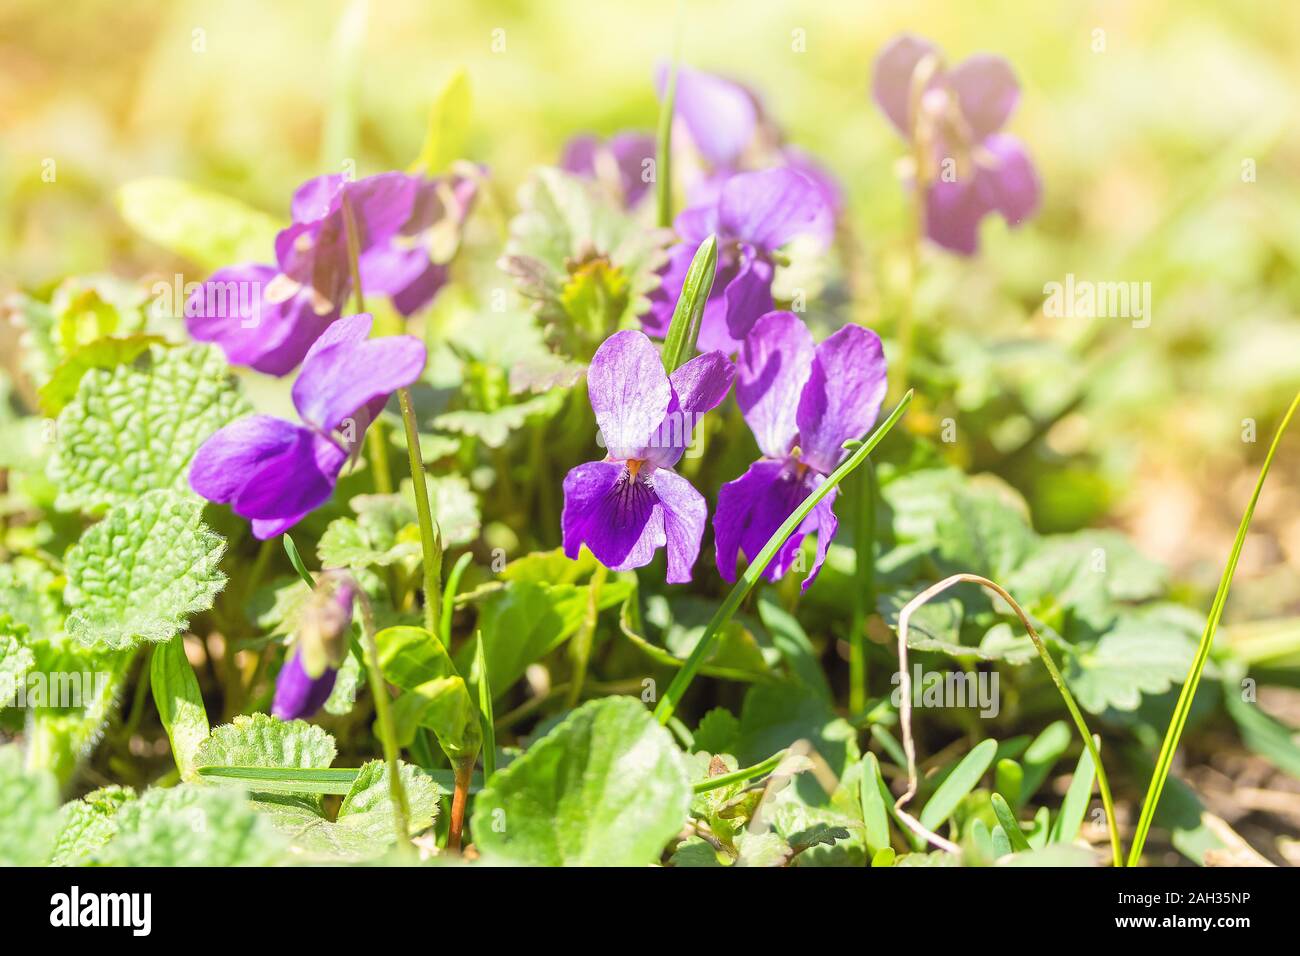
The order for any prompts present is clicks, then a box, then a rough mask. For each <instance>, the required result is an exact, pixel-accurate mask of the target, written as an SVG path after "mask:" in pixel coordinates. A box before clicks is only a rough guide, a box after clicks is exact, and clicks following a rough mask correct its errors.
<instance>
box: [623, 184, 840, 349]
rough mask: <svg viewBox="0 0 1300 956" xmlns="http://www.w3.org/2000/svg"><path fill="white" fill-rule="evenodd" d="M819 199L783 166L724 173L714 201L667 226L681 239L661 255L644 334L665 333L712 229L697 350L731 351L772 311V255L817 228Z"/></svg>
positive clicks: (821, 210) (821, 212)
mask: <svg viewBox="0 0 1300 956" xmlns="http://www.w3.org/2000/svg"><path fill="white" fill-rule="evenodd" d="M825 202H826V200H825V197H824V195H823V191H822V189H821V188H820V187H819V186H818V185H817V184H816V183H814V182H813V181H812V180H811V179H809V178H808V177H807V176H805V175H804V174H803V173H800V172H796V171H795V170H793V169H790V168H787V167H783V168H778V169H765V170H761V171H759V172H753V173H739V174H738V175H735V176H732V177H731V178H729V179H728V180H727V181H726V182H725V183H724V184H723V185H722V187H721V189H720V190H719V191H718V197H717V201H716V202H713V203H709V204H707V205H702V206H693V207H691V208H689V209H685V210H683V211H682V212H681V213H680V214H679V215H678V216H677V221H676V222H675V223H674V226H675V228H676V230H677V234H678V235H679V236H680V237H681V238H682V240H683V241H682V242H681V243H680V244H679V245H677V246H675V247H673V249H672V250H671V251H670V252H669V254H668V264H667V265H666V266H665V267H664V272H663V283H662V285H661V286H660V288H659V289H657V290H656V291H655V292H654V293H652V294H651V296H650V311H649V312H647V313H646V314H645V315H644V316H642V317H641V322H642V325H643V327H644V328H645V331H646V332H647V333H648V334H650V335H653V336H656V337H660V338H662V337H663V336H665V335H667V333H668V325H669V323H670V322H671V321H672V315H673V308H674V306H675V305H676V302H677V299H678V298H679V297H680V296H681V293H682V286H683V285H684V284H685V282H686V273H687V271H688V270H689V269H690V266H691V259H692V258H694V256H695V252H696V250H697V249H698V248H699V246H700V243H701V242H703V241H704V240H705V239H706V238H708V236H709V234H710V233H714V234H716V235H717V237H718V268H717V272H716V273H715V277H714V280H713V289H712V291H711V292H710V293H709V299H708V303H707V304H706V305H705V307H704V317H703V319H702V320H701V324H700V337H699V347H700V351H702V352H707V351H713V350H715V349H716V350H718V351H721V352H723V353H724V354H727V355H730V354H732V353H734V352H735V351H736V349H737V348H739V347H740V343H741V341H742V340H743V339H744V338H745V336H747V335H748V334H749V330H750V329H751V328H752V327H753V325H754V322H755V321H756V320H757V319H758V317H759V316H761V315H763V314H765V313H767V312H770V311H771V310H772V276H773V273H774V271H775V265H774V260H773V254H774V253H775V252H776V250H777V249H779V248H780V247H781V246H783V245H784V244H785V243H787V242H788V241H789V240H790V239H792V238H793V237H794V236H796V235H798V234H800V233H816V232H817V231H818V230H819V229H822V228H824V226H823V225H821V224H822V223H824V221H825V216H826V214H827V210H826V206H825Z"/></svg>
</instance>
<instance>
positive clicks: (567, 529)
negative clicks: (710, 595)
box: [562, 312, 886, 590]
mask: <svg viewBox="0 0 1300 956" xmlns="http://www.w3.org/2000/svg"><path fill="white" fill-rule="evenodd" d="M752 325H753V327H752V330H751V331H750V333H749V335H748V336H747V337H746V338H745V340H744V341H743V342H742V343H741V345H740V349H739V355H738V358H737V360H736V361H735V362H734V363H733V362H732V360H731V359H729V358H728V357H727V355H726V354H724V353H723V352H722V351H720V350H716V349H715V350H713V351H709V352H706V353H704V354H703V355H698V356H696V357H695V358H693V359H691V360H690V361H689V362H687V363H685V364H684V365H682V366H681V368H679V369H677V370H676V371H674V372H673V373H672V374H671V375H669V374H667V372H666V371H665V370H664V367H663V364H662V363H661V361H660V357H659V352H658V350H657V349H656V348H655V346H654V344H653V343H652V342H651V341H650V339H649V338H647V337H646V335H645V333H643V332H637V331H624V332H616V333H615V334H614V335H612V336H610V337H609V338H608V339H606V340H605V342H604V343H603V344H602V345H601V347H600V348H599V349H597V350H596V355H595V357H594V358H593V359H592V362H591V367H590V368H589V370H588V372H587V391H588V394H589V396H590V399H591V408H592V411H593V412H594V413H595V415H596V422H597V424H598V425H599V426H600V432H601V439H602V443H603V445H604V447H605V448H606V450H607V455H606V457H605V458H604V459H603V460H601V461H592V462H587V463H586V464H583V465H578V466H577V467H576V468H574V469H572V470H571V471H570V472H569V473H568V475H567V476H566V477H565V479H564V513H563V516H562V524H563V532H564V552H565V554H567V555H568V556H569V557H571V558H576V557H577V556H578V553H579V551H580V550H581V548H582V546H583V545H586V547H587V548H588V549H590V551H591V552H592V554H594V555H595V556H596V558H597V559H599V561H600V562H601V563H602V564H604V565H605V566H606V567H608V568H610V569H611V570H614V571H626V570H630V569H632V568H639V567H642V566H644V565H646V564H649V563H650V561H651V560H652V559H653V558H654V555H655V552H657V551H658V550H659V549H660V548H666V550H667V580H668V582H669V583H670V584H679V583H683V582H686V581H690V580H691V569H692V567H693V566H694V564H695V560H696V558H697V557H698V556H699V552H700V541H701V539H702V538H703V535H704V526H705V521H706V518H707V513H708V509H707V505H706V503H705V500H704V496H703V495H701V494H700V492H699V491H697V490H696V489H695V487H694V486H693V485H692V484H691V483H690V482H689V481H688V480H687V479H685V478H683V477H682V476H681V475H679V474H678V473H677V472H676V471H675V470H674V466H675V465H676V464H677V463H678V462H679V461H680V460H681V458H682V455H683V453H684V452H685V450H686V448H687V447H688V446H689V444H690V442H691V440H692V434H693V429H694V426H695V425H696V424H697V423H698V421H699V418H700V417H701V416H702V415H703V414H704V413H706V412H708V411H711V410H712V409H714V408H716V407H717V406H718V405H719V404H720V403H721V402H722V400H723V399H724V398H725V397H726V395H727V393H728V391H730V389H731V385H732V382H733V381H734V382H735V385H736V400H737V402H739V404H740V408H741V411H742V412H743V413H744V416H745V421H746V422H747V423H748V425H749V427H750V430H751V431H752V432H753V433H754V437H755V439H756V440H757V442H758V447H759V450H760V451H761V452H762V457H761V458H759V459H758V460H757V461H755V462H754V463H753V464H752V465H751V466H750V467H749V470H748V471H746V472H745V473H744V474H743V475H741V476H740V477H739V478H737V479H736V480H735V481H731V482H728V483H727V484H725V485H723V486H722V488H721V490H720V491H719V493H718V507H717V511H716V512H715V513H714V516H713V537H714V545H715V560H716V563H717V567H718V573H720V574H721V575H722V576H723V577H724V578H726V579H727V580H728V581H734V580H735V579H736V561H737V558H738V556H739V555H740V553H742V552H743V553H744V555H745V556H746V557H747V558H748V559H749V560H751V561H752V560H753V559H754V558H755V557H757V555H758V553H759V552H760V551H761V550H762V549H763V546H764V545H766V544H767V542H768V539H769V538H771V536H772V535H773V533H775V532H776V530H777V528H779V527H780V526H781V524H782V523H783V522H784V521H785V520H786V519H787V518H788V517H790V515H791V514H793V513H794V510H795V509H796V508H797V507H798V506H799V505H800V504H801V503H802V502H803V501H804V499H805V498H807V497H808V496H809V495H810V494H812V493H813V492H814V491H816V490H817V489H818V487H820V485H821V484H822V483H823V482H824V481H825V480H826V477H827V476H828V475H829V474H830V473H831V472H832V471H834V470H835V467H836V466H837V465H838V464H839V463H840V461H841V460H842V459H843V458H844V456H845V455H846V454H847V452H846V451H845V450H844V447H843V446H844V443H845V442H846V441H848V440H849V439H851V438H858V437H860V436H861V435H862V434H863V433H864V432H865V431H866V430H867V429H868V428H870V427H871V425H872V424H873V423H874V422H875V420H876V416H877V415H878V414H879V412H880V403H881V402H882V401H883V400H884V397H885V386H886V381H885V356H884V352H883V350H882V349H881V343H880V338H879V336H877V335H876V334H875V333H874V332H871V331H869V330H867V329H864V328H862V327H861V326H857V325H850V326H845V327H844V328H842V329H840V330H839V331H838V332H836V333H834V334H833V335H831V336H830V337H829V338H827V339H826V341H824V342H822V343H821V344H820V345H814V343H813V337H812V333H811V332H809V331H808V328H807V326H805V325H804V324H803V322H802V321H801V320H800V319H799V317H798V316H796V315H795V314H794V313H792V312H768V313H766V314H765V315H763V316H761V317H759V318H758V319H757V321H755V322H753V324H752ZM834 501H835V490H834V489H832V490H831V491H830V493H828V494H827V495H826V497H824V498H823V499H822V500H821V501H820V502H818V503H817V506H816V507H815V508H813V510H812V511H811V512H809V514H808V516H807V517H806V518H805V519H804V520H803V522H802V523H800V525H799V527H798V528H796V529H795V531H794V533H793V534H791V535H790V537H789V538H788V539H787V540H786V542H785V543H784V544H783V545H782V547H781V549H780V551H779V552H778V554H777V555H776V557H775V558H774V560H773V561H772V562H771V563H770V564H769V565H768V566H767V568H766V569H765V571H764V575H765V576H766V577H767V579H768V580H776V579H777V578H779V577H781V576H782V575H784V574H785V573H786V571H787V570H789V568H790V567H791V566H792V565H793V564H794V563H795V560H796V556H797V554H798V553H799V549H800V547H801V545H802V543H803V539H804V537H805V536H806V535H809V534H813V533H816V534H817V556H816V559H815V560H814V562H813V565H812V567H811V569H810V570H809V572H808V575H807V576H806V577H805V578H804V582H803V587H804V589H805V590H806V589H807V588H808V587H809V586H810V585H811V584H812V582H813V580H814V579H815V578H816V576H817V572H818V571H819V570H820V569H821V566H822V562H823V561H824V560H825V557H826V551H827V549H828V548H829V547H830V541H831V538H833V537H834V536H835V531H836V528H837V527H838V522H837V521H836V518H835V513H834V511H833V510H832V508H833V505H834Z"/></svg>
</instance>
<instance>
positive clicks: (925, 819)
mask: <svg viewBox="0 0 1300 956" xmlns="http://www.w3.org/2000/svg"><path fill="white" fill-rule="evenodd" d="M997 749H998V742H997V741H996V740H984V741H981V742H980V743H979V744H977V745H976V746H975V747H973V748H972V749H971V751H970V753H968V754H966V756H965V757H963V758H962V759H961V762H960V763H958V764H957V766H956V767H955V768H954V769H953V771H952V773H950V774H948V776H947V777H946V778H945V779H944V781H943V783H941V784H940V785H939V789H937V790H935V792H934V794H933V795H932V796H931V797H930V799H929V800H927V801H926V804H925V806H924V807H923V808H922V809H921V816H920V817H919V819H920V821H921V825H922V826H923V827H925V828H926V829H928V830H933V829H935V828H936V827H938V826H939V825H940V824H941V823H943V822H944V821H945V820H947V819H948V818H949V817H950V816H952V813H953V811H954V810H956V809H957V805H958V804H959V803H961V801H962V799H963V798H964V797H965V796H966V794H968V793H970V792H971V791H972V790H974V789H975V788H976V787H977V786H979V782H980V779H981V778H982V777H983V776H984V774H985V773H986V772H987V771H988V769H989V767H990V766H991V765H992V763H993V755H994V754H995V753H997Z"/></svg>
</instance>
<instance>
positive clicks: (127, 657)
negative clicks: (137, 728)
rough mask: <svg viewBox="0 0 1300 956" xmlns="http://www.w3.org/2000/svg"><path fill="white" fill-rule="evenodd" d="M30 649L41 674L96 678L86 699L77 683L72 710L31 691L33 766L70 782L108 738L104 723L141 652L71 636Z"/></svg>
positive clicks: (29, 724) (29, 729)
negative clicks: (36, 697) (102, 646)
mask: <svg viewBox="0 0 1300 956" xmlns="http://www.w3.org/2000/svg"><path fill="white" fill-rule="evenodd" d="M30 647H31V649H32V653H33V655H34V656H35V658H36V662H35V665H34V668H33V669H34V670H35V671H37V672H39V673H42V674H47V675H66V676H71V675H77V674H81V675H89V676H90V678H91V679H90V681H89V687H87V686H86V682H85V678H84V677H83V681H82V683H81V685H80V688H79V689H80V699H78V698H77V690H78V688H77V685H75V684H74V685H73V688H72V694H73V697H72V703H73V706H71V707H67V706H61V707H54V706H51V704H52V703H53V701H50V700H48V699H47V700H46V701H44V702H42V703H34V702H33V698H32V690H33V687H32V686H29V687H28V698H27V707H28V711H27V724H26V726H25V728H24V737H25V739H26V744H27V765H28V766H29V767H42V768H44V769H46V770H49V771H51V772H53V773H54V775H55V777H57V778H58V780H59V782H60V784H66V783H67V782H68V781H69V780H70V779H71V778H72V776H73V775H74V773H75V772H76V770H77V768H78V766H80V764H81V762H82V761H83V760H84V759H85V758H86V757H87V756H89V754H90V752H91V751H92V750H93V749H94V748H95V745H96V744H97V743H99V741H100V739H101V738H102V737H103V727H104V724H105V723H106V722H107V721H108V718H109V715H110V714H111V713H112V711H113V707H114V705H115V703H116V701H117V698H118V695H119V693H120V692H121V689H122V685H123V683H124V682H125V680H126V675H127V672H128V669H129V668H130V665H131V661H132V660H133V659H134V657H135V652H134V651H115V650H104V649H99V648H89V647H86V646H85V645H83V644H81V643H80V642H78V641H75V640H71V639H69V638H68V637H67V636H65V635H56V636H55V637H54V638H52V639H49V640H40V641H35V642H33V643H32V644H31V645H30ZM48 690H52V685H48V686H47V692H48Z"/></svg>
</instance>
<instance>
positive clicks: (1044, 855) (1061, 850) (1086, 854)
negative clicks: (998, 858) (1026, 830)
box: [999, 843, 1097, 868]
mask: <svg viewBox="0 0 1300 956" xmlns="http://www.w3.org/2000/svg"><path fill="white" fill-rule="evenodd" d="M999 865H1000V866H1032V867H1035V868H1037V867H1062V866H1096V865H1097V860H1096V857H1094V856H1093V853H1092V851H1091V850H1089V849H1087V848H1086V847H1081V846H1074V845H1073V844H1069V843H1053V844H1051V845H1049V846H1044V847H1036V848H1034V849H1031V850H1030V851H1029V852H1028V853H1017V854H1015V855H1014V856H1012V857H1010V858H1009V859H1008V860H1006V861H1005V862H1003V863H1001V864H999Z"/></svg>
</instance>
